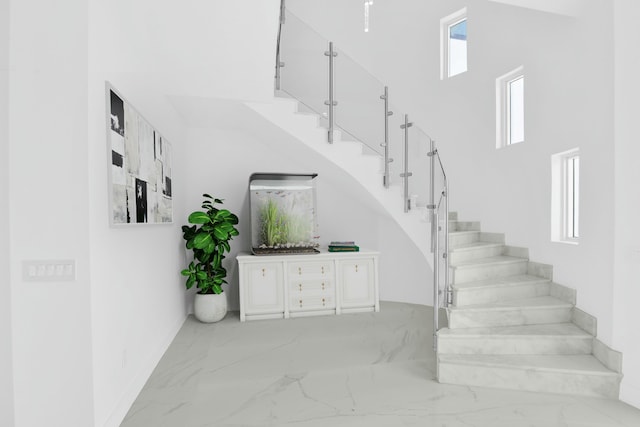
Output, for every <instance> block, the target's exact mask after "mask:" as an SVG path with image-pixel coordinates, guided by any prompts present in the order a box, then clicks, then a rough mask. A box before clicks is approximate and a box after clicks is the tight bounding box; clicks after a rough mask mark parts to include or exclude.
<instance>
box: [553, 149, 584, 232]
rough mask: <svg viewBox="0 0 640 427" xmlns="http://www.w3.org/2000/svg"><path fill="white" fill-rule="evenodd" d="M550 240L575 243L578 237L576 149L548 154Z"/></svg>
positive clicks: (577, 151)
mask: <svg viewBox="0 0 640 427" xmlns="http://www.w3.org/2000/svg"><path fill="white" fill-rule="evenodd" d="M551 167H552V175H551V185H552V189H551V195H552V198H553V199H552V201H551V214H552V218H551V240H552V241H554V242H564V243H576V244H577V243H578V239H579V238H580V151H579V149H578V148H574V149H572V150H569V151H564V152H562V153H558V154H554V155H553V156H551Z"/></svg>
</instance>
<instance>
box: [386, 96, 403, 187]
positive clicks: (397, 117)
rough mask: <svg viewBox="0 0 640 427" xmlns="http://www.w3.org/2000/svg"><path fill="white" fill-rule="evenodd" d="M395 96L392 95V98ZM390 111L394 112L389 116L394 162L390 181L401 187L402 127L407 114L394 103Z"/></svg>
mask: <svg viewBox="0 0 640 427" xmlns="http://www.w3.org/2000/svg"><path fill="white" fill-rule="evenodd" d="M392 96H393V94H391V95H390V97H392ZM389 109H390V110H391V111H392V112H393V114H392V115H390V116H389V157H390V158H392V159H393V162H391V163H389V180H390V184H391V186H401V185H402V177H401V176H400V174H401V173H402V172H403V170H404V164H403V162H404V130H403V129H402V128H401V127H400V126H401V125H402V124H403V123H404V116H405V113H404V111H402V110H401V109H400V108H397V106H396V105H394V104H393V103H392V104H391V105H390V107H389Z"/></svg>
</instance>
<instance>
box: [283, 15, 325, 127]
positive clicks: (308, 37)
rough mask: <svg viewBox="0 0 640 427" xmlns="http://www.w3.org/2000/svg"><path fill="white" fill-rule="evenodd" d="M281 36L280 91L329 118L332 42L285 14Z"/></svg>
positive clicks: (297, 19)
mask: <svg viewBox="0 0 640 427" xmlns="http://www.w3.org/2000/svg"><path fill="white" fill-rule="evenodd" d="M285 22H286V24H285V25H283V26H282V32H281V35H280V61H281V62H282V63H284V65H283V66H282V67H281V68H280V89H281V90H282V91H284V92H286V93H287V94H288V95H289V96H291V97H293V98H296V99H297V100H298V101H300V102H301V103H302V104H304V105H305V106H306V107H307V108H309V109H310V110H312V111H313V112H315V113H317V114H320V115H321V116H322V117H326V110H327V107H326V106H325V101H326V100H327V99H328V85H329V83H328V82H329V80H328V71H327V70H328V59H327V56H325V54H324V53H325V52H326V51H327V49H328V44H329V42H328V41H327V40H326V39H325V38H323V37H322V36H321V35H320V34H318V33H316V32H315V31H314V30H313V29H312V28H311V27H309V26H308V25H307V24H305V23H304V22H302V21H301V20H300V19H299V18H298V17H296V16H295V15H293V14H291V13H290V12H288V11H287V12H286V20H285Z"/></svg>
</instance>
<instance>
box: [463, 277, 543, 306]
mask: <svg viewBox="0 0 640 427" xmlns="http://www.w3.org/2000/svg"><path fill="white" fill-rule="evenodd" d="M549 288H550V284H549V282H545V283H532V284H526V285H515V284H514V285H507V286H499V287H483V288H473V289H468V288H467V289H461V290H457V289H454V290H453V305H455V306H456V307H464V306H467V305H473V304H492V303H496V302H499V301H512V300H517V299H525V298H535V297H541V296H545V295H549V292H550V289H549Z"/></svg>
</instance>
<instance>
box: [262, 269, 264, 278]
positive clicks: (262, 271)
mask: <svg viewBox="0 0 640 427" xmlns="http://www.w3.org/2000/svg"><path fill="white" fill-rule="evenodd" d="M262 277H264V268H263V269H262Z"/></svg>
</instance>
